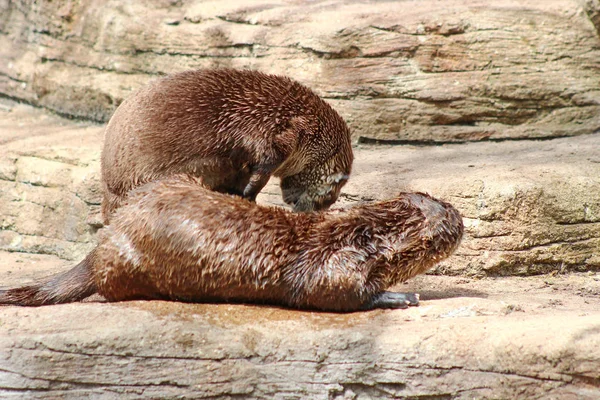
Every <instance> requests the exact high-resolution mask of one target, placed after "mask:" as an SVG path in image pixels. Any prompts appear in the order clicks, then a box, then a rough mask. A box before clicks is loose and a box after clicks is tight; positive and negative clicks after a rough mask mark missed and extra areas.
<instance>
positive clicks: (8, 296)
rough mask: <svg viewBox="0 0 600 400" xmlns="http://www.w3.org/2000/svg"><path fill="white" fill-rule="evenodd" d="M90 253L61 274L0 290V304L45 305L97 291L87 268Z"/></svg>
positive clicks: (92, 254)
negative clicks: (18, 286)
mask: <svg viewBox="0 0 600 400" xmlns="http://www.w3.org/2000/svg"><path fill="white" fill-rule="evenodd" d="M94 253H95V251H92V252H91V253H90V254H88V255H87V257H86V258H85V259H84V260H83V261H81V262H80V263H79V264H77V265H76V266H75V267H73V268H72V269H70V270H68V271H66V272H63V273H61V274H58V275H54V276H52V277H49V278H47V279H45V280H42V281H40V282H37V283H34V284H31V285H28V286H23V287H20V288H15V289H6V290H0V304H13V305H19V306H45V305H50V304H62V303H72V302H75V301H80V300H83V299H85V298H86V297H88V296H91V295H92V294H94V293H96V291H97V289H96V283H95V282H94V277H93V275H92V269H91V266H92V261H93V258H94Z"/></svg>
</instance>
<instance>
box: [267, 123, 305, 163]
mask: <svg viewBox="0 0 600 400" xmlns="http://www.w3.org/2000/svg"><path fill="white" fill-rule="evenodd" d="M305 126H306V122H305V121H304V118H303V117H293V118H291V119H290V120H289V121H288V123H287V124H286V126H285V128H283V129H282V130H281V131H280V132H279V134H277V135H276V136H275V138H274V141H275V146H276V147H277V148H278V149H279V151H280V152H281V153H282V154H283V155H284V157H283V159H284V160H285V159H286V158H287V157H288V156H289V155H290V154H292V153H293V152H294V150H296V148H297V147H298V143H299V142H300V137H301V136H302V135H305V132H306V128H305Z"/></svg>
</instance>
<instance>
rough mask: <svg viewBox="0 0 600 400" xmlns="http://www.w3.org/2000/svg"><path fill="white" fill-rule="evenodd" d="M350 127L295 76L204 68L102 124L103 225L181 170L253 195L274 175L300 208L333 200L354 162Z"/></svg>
mask: <svg viewBox="0 0 600 400" xmlns="http://www.w3.org/2000/svg"><path fill="white" fill-rule="evenodd" d="M352 160H353V155H352V148H351V141H350V132H349V130H348V126H347V125H346V123H345V122H344V120H343V119H342V118H341V117H340V116H339V114H338V113H337V112H335V110H333V108H331V106H329V104H327V103H326V102H324V101H323V100H322V99H321V98H320V97H319V96H317V95H316V94H315V93H314V92H313V91H311V90H310V89H308V88H307V87H305V86H303V85H301V84H300V83H298V82H295V81H293V80H291V79H289V78H286V77H281V76H275V75H267V74H264V73H261V72H257V71H241V70H232V69H217V70H197V71H187V72H182V73H179V74H175V75H171V76H167V77H165V78H162V79H158V80H156V81H154V82H153V83H151V84H149V85H148V86H146V87H143V88H142V89H140V90H139V91H137V92H136V93H134V94H133V95H132V96H131V97H129V98H128V99H127V100H125V101H124V102H123V103H122V104H121V105H120V106H119V108H117V110H116V111H115V113H114V115H113V116H112V118H111V120H110V121H109V123H108V125H107V127H106V131H105V141H104V148H103V151H102V160H101V162H102V184H103V191H104V198H103V201H102V214H103V217H104V220H105V223H108V222H109V220H110V216H111V214H112V213H113V212H114V211H115V210H116V209H117V208H118V207H119V206H120V205H121V204H122V203H123V202H124V201H125V199H126V198H127V194H128V192H129V191H130V190H131V189H133V188H135V187H137V186H139V185H142V184H144V183H146V182H150V181H153V180H156V179H160V178H164V177H167V176H171V175H175V174H187V175H190V176H194V177H198V178H200V179H199V182H200V184H202V185H203V186H204V187H206V188H208V189H211V190H216V191H219V192H224V193H230V194H237V195H240V196H243V197H245V198H247V199H250V200H254V199H255V197H256V195H257V194H258V193H259V192H260V190H261V189H262V188H263V187H264V186H265V184H266V183H267V182H268V180H269V178H270V176H271V175H275V176H278V177H281V179H282V180H281V188H282V191H283V198H284V201H285V202H286V203H288V204H291V205H292V206H293V209H294V210H295V211H312V210H319V209H324V208H327V207H329V206H330V205H331V204H333V203H334V202H335V201H336V199H337V197H338V196H339V193H340V189H341V187H342V186H343V185H344V184H345V183H346V181H347V179H348V177H349V174H350V170H351V167H352Z"/></svg>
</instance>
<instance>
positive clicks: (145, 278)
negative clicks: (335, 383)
mask: <svg viewBox="0 0 600 400" xmlns="http://www.w3.org/2000/svg"><path fill="white" fill-rule="evenodd" d="M462 233H463V225H462V219H461V217H460V215H459V213H458V211H457V210H456V209H455V208H454V207H452V206H451V205H449V204H447V203H444V202H442V201H439V200H435V199H434V198H432V197H430V196H428V195H425V194H419V193H401V194H400V195H399V196H398V197H397V198H395V199H391V200H386V201H381V202H377V203H372V204H363V205H359V206H356V207H354V208H351V209H348V210H345V211H339V212H333V211H331V212H322V213H310V214H294V213H291V212H288V211H286V210H284V209H281V208H273V207H266V206H261V205H258V204H256V203H252V202H250V201H247V200H244V199H241V198H239V197H234V196H230V195H226V194H221V193H217V192H211V191H208V190H206V189H203V188H202V187H200V186H199V185H198V182H197V180H195V179H192V178H189V177H182V178H180V177H173V178H169V179H165V180H162V181H157V182H152V183H148V184H146V185H144V186H142V187H140V188H138V189H136V190H134V191H133V192H132V193H131V194H130V195H129V199H128V204H127V205H124V206H123V207H121V208H120V209H119V210H117V212H116V213H115V215H114V217H113V219H112V221H111V224H110V225H109V226H108V227H107V228H105V229H103V230H101V231H100V234H99V244H98V246H97V247H96V248H95V249H94V250H93V251H92V252H91V253H90V254H89V255H88V256H87V257H86V259H85V260H83V261H82V262H81V263H80V264H79V265H77V266H76V267H75V268H73V269H72V270H70V271H67V272H65V273H63V274H60V275H58V276H55V277H53V278H50V279H49V280H47V281H45V282H41V283H39V284H34V285H30V286H26V287H22V288H17V289H10V290H5V291H2V292H0V303H2V304H17V305H27V306H37V305H46V304H57V303H67V302H73V301H78V300H81V299H83V298H85V297H87V296H89V295H91V294H93V293H95V292H98V293H100V294H101V295H102V296H104V297H105V298H106V299H108V300H109V301H121V300H133V299H169V300H179V301H187V302H252V303H268V304H276V305H282V306H287V307H292V308H302V309H316V310H328V311H354V310H367V309H373V308H404V307H407V306H408V305H416V304H418V298H417V296H416V295H414V294H404V293H393V292H386V291H385V289H386V288H388V287H390V286H392V285H394V284H396V283H398V282H403V281H405V280H407V279H408V278H410V277H413V276H415V275H417V274H420V273H422V272H424V271H426V270H427V269H429V268H431V267H432V266H433V265H434V264H436V263H437V262H439V261H440V260H442V259H444V258H446V257H448V256H449V255H450V254H452V252H453V251H454V250H455V249H456V247H457V246H458V244H459V242H460V240H461V238H462Z"/></svg>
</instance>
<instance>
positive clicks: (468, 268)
mask: <svg viewBox="0 0 600 400" xmlns="http://www.w3.org/2000/svg"><path fill="white" fill-rule="evenodd" d="M5 108H6V109H9V110H10V111H0V115H2V118H0V141H3V142H4V145H3V148H2V151H1V152H0V171H5V172H4V174H3V175H0V189H1V190H0V228H1V230H0V249H3V250H9V251H20V252H28V253H43V254H54V255H58V256H60V257H61V258H65V259H68V260H71V261H75V260H78V259H81V258H82V257H83V256H84V255H85V254H86V253H87V252H88V251H90V250H91V249H92V248H93V246H94V240H95V232H96V231H97V230H98V228H99V227H101V218H100V214H99V204H100V200H101V194H100V176H99V155H100V148H101V143H102V142H101V140H102V128H101V127H100V126H95V125H90V124H84V123H73V122H72V121H67V120H64V119H61V118H58V117H50V116H47V115H45V114H43V113H40V112H39V111H37V110H34V109H32V108H31V107H26V106H21V105H15V104H11V103H6V106H5ZM354 150H355V165H354V169H353V174H352V177H351V179H350V181H349V183H348V184H347V185H346V186H345V187H344V189H343V190H342V194H341V199H340V201H339V202H338V203H337V204H336V205H335V207H345V206H348V205H351V204H353V203H356V202H357V201H368V200H373V199H385V198H389V197H392V196H394V195H396V194H397V193H398V192H400V191H424V192H428V193H431V194H432V195H434V196H437V197H441V198H443V199H446V200H448V201H450V202H451V203H452V204H454V205H455V206H456V207H457V208H458V209H459V210H460V211H461V213H462V215H463V217H464V221H465V225H466V236H465V239H464V240H463V244H462V245H461V246H460V248H459V250H458V251H457V253H456V254H455V255H454V256H452V257H451V258H450V259H448V260H447V261H445V262H443V263H442V264H440V265H439V266H437V267H436V268H435V269H434V270H433V271H432V272H433V273H441V274H452V275H455V274H467V275H477V276H484V275H487V276H497V275H514V274H521V275H523V274H524V275H527V274H537V273H548V272H551V271H561V272H564V271H587V270H599V269H600V257H599V255H598V251H599V249H600V197H599V196H598V193H600V134H593V135H582V136H578V137H571V138H561V139H553V140H547V141H531V140H523V141H505V142H483V143H465V144H447V145H442V146H409V145H404V146H389V145H388V146H378V145H357V146H356V147H355V149H354ZM258 201H259V202H262V203H267V204H275V205H279V206H284V204H283V201H282V199H281V194H280V189H279V187H278V182H277V180H275V179H274V180H272V181H271V182H270V183H269V184H268V185H267V187H266V188H265V190H264V191H263V193H261V194H260V195H259V197H258Z"/></svg>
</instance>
